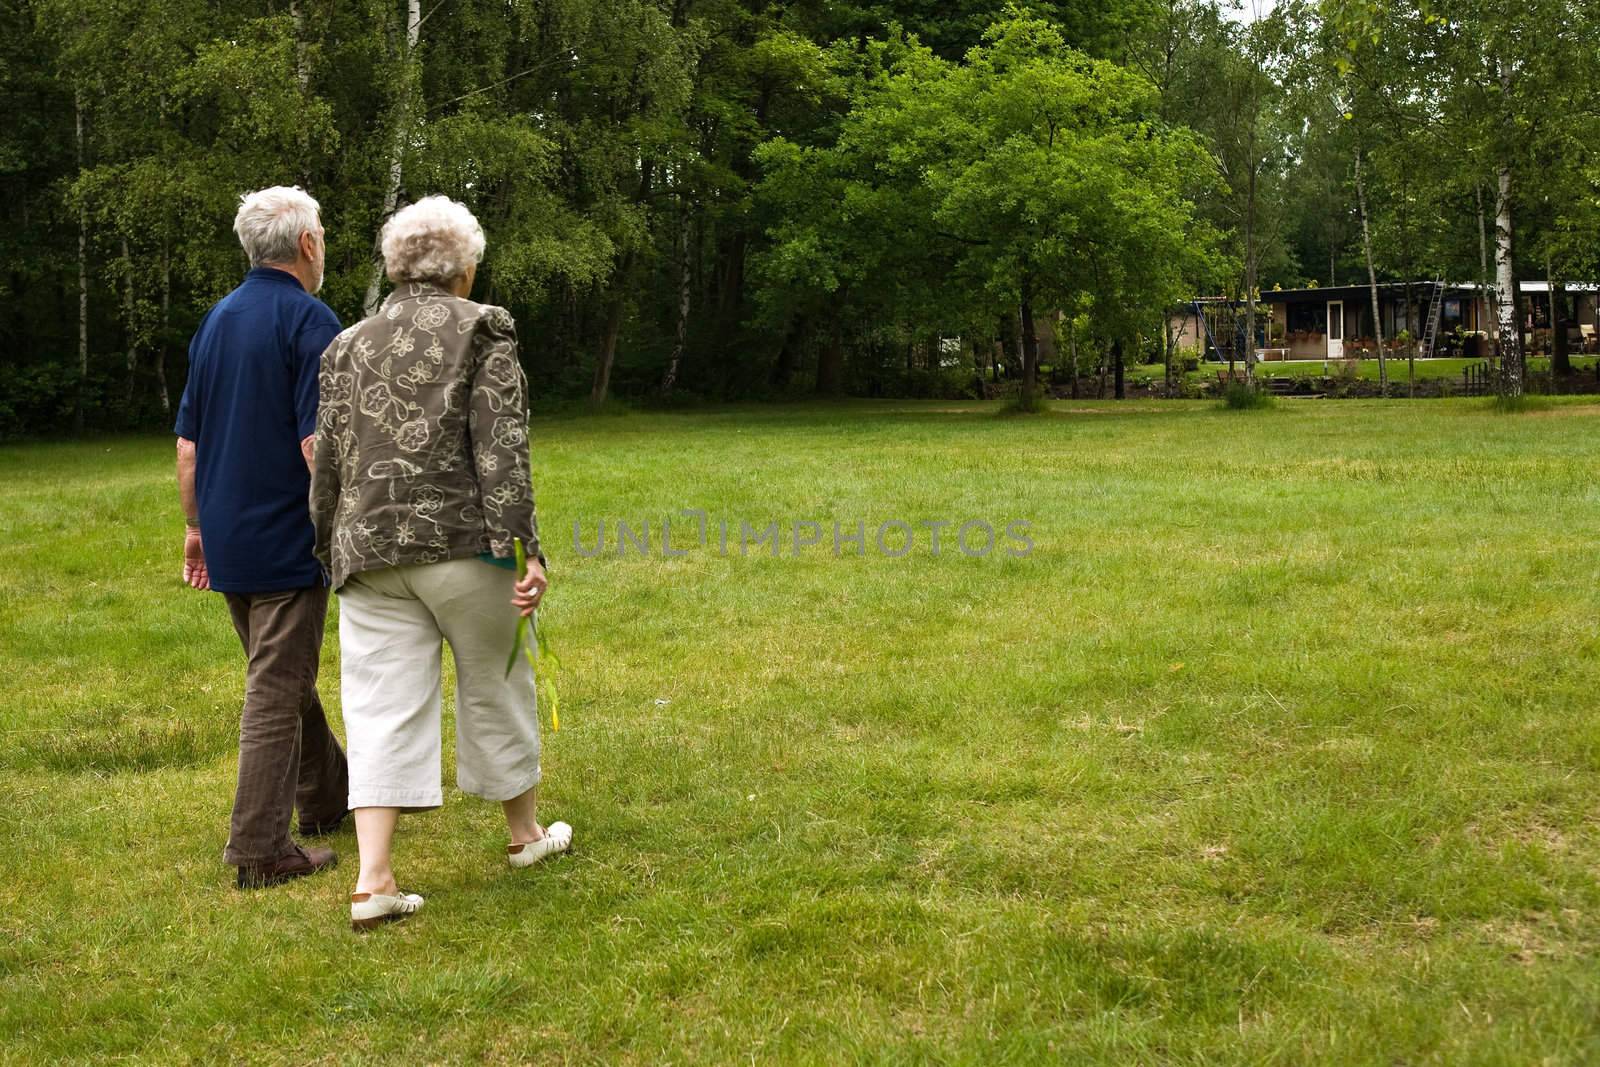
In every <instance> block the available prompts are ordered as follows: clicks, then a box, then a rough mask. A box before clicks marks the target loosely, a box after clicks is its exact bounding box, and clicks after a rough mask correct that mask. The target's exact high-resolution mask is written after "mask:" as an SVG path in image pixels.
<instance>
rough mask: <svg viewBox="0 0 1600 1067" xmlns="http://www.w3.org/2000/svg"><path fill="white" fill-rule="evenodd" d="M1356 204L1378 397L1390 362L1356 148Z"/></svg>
mask: <svg viewBox="0 0 1600 1067" xmlns="http://www.w3.org/2000/svg"><path fill="white" fill-rule="evenodd" d="M1356 203H1357V205H1358V206H1359V207H1360V208H1361V247H1362V250H1363V251H1364V252H1365V253H1366V257H1367V288H1368V290H1369V291H1370V292H1371V294H1372V336H1373V338H1374V339H1376V341H1377V342H1378V395H1379V396H1385V397H1386V396H1388V395H1389V360H1388V357H1387V354H1386V353H1385V352H1384V350H1383V317H1382V314H1381V312H1380V311H1379V309H1378V272H1377V270H1376V269H1375V268H1374V267H1373V265H1372V230H1371V229H1370V227H1368V225H1367V186H1366V183H1365V182H1363V181H1362V180H1361V149H1360V147H1359V146H1358V147H1357V148H1356Z"/></svg>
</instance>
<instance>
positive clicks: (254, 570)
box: [173, 267, 339, 593]
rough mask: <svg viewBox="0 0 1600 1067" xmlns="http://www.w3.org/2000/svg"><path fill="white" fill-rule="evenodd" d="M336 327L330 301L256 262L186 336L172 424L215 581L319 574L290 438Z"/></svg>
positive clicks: (312, 416)
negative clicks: (183, 451) (187, 463)
mask: <svg viewBox="0 0 1600 1067" xmlns="http://www.w3.org/2000/svg"><path fill="white" fill-rule="evenodd" d="M338 332H339V320H338V318H337V317H336V316H335V315H334V313H333V312H332V311H331V310H329V308H328V305H326V304H324V303H323V302H322V301H320V300H318V299H317V298H316V297H314V296H312V295H311V294H310V293H308V292H306V291H305V289H304V288H302V287H301V285H300V282H299V280H298V279H296V278H295V276H294V275H292V274H289V273H288V272H286V271H281V270H275V269H273V268H271V267H257V268H256V269H254V270H252V271H251V272H250V273H249V274H247V275H245V278H244V281H243V282H242V283H241V284H240V285H239V288H237V289H235V290H234V291H233V292H231V293H229V294H228V295H227V296H225V297H223V298H222V299H221V300H219V301H218V302H217V303H216V304H215V305H214V306H213V307H212V308H211V310H210V311H207V312H206V314H205V317H204V318H203V319H201V320H200V328H199V329H198V330H197V331H195V335H194V340H193V341H191V342H190V343H189V380H188V382H187V383H186V384H185V385H184V387H183V400H182V402H180V403H179V405H178V421H177V424H176V425H175V426H174V427H173V430H174V432H176V433H177V435H178V436H179V437H187V438H188V439H189V440H191V441H193V442H194V443H195V494H196V496H197V497H198V498H199V503H200V536H201V538H202V539H203V540H204V542H205V552H206V569H207V570H208V571H209V572H210V574H211V588H213V589H215V590H217V591H218V592H223V593H271V592H277V591H280V590H284V589H303V588H306V587H308V586H314V585H322V584H323V582H324V577H323V573H322V566H321V565H320V564H319V563H318V562H317V560H316V557H315V556H314V555H313V554H312V549H313V547H314V545H315V541H316V538H315V534H314V533H313V531H312V528H311V511H310V504H309V500H310V495H311V475H310V473H309V472H308V471H307V470H306V462H305V457H304V456H303V455H302V454H301V452H300V442H301V440H302V439H303V438H306V437H309V436H311V434H313V433H315V432H316V428H317V367H318V365H319V364H320V362H321V359H322V351H323V349H325V348H327V347H328V343H329V342H330V341H332V340H333V338H334V336H335V335H337V334H338Z"/></svg>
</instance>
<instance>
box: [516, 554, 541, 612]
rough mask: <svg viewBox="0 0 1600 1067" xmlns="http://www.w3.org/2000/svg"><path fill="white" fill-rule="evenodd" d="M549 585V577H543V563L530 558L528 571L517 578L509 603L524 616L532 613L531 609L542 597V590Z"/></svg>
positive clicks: (537, 604) (536, 605)
mask: <svg viewBox="0 0 1600 1067" xmlns="http://www.w3.org/2000/svg"><path fill="white" fill-rule="evenodd" d="M549 585H550V579H549V578H546V577H545V574H544V564H542V563H540V562H539V561H538V560H536V559H530V560H529V561H528V573H527V574H525V575H523V576H522V577H521V578H518V579H517V583H516V585H515V587H514V588H515V589H516V592H514V593H512V594H511V603H512V604H513V605H514V606H515V607H516V609H517V610H518V611H519V612H521V613H522V614H523V615H524V616H527V615H532V614H533V609H534V608H536V607H538V606H539V601H540V600H542V599H544V591H545V589H546V588H547V587H548V586H549Z"/></svg>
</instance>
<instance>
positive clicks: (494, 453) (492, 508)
mask: <svg viewBox="0 0 1600 1067" xmlns="http://www.w3.org/2000/svg"><path fill="white" fill-rule="evenodd" d="M472 345H473V353H472V356H473V358H472V364H471V366H472V368H473V370H472V380H471V383H470V390H471V391H470V395H469V397H468V400H467V411H468V415H467V432H468V434H469V436H470V437H471V439H472V463H473V468H474V471H475V472H476V474H477V477H478V493H479V496H480V502H481V504H482V506H483V524H484V529H485V531H486V532H487V533H488V535H489V550H490V551H491V552H492V553H493V554H494V555H496V556H499V557H501V558H506V557H509V556H511V555H512V554H513V552H514V549H513V547H512V544H511V540H512V538H514V537H520V538H522V543H523V544H524V545H525V546H526V547H527V550H528V555H529V556H530V557H537V558H538V559H539V561H540V562H541V563H542V562H544V553H543V552H542V551H541V550H540V547H539V525H538V520H537V518H536V517H535V515H534V508H533V475H532V472H531V470H530V466H529V461H528V380H527V378H526V377H525V376H524V375H523V373H522V364H521V363H520V362H519V361H518V359H517V328H516V323H515V322H513V321H512V318H511V313H510V312H509V311H506V310H505V309H504V308H497V307H486V308H484V309H483V316H482V317H481V318H480V319H479V320H478V325H477V328H476V330H475V331H474V333H473V338H472Z"/></svg>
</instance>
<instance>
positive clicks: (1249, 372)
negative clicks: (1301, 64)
mask: <svg viewBox="0 0 1600 1067" xmlns="http://www.w3.org/2000/svg"><path fill="white" fill-rule="evenodd" d="M1249 147H1250V156H1249V159H1250V163H1249V168H1248V171H1249V181H1248V192H1247V199H1246V201H1245V214H1244V380H1245V381H1247V382H1251V383H1254V382H1255V379H1256V260H1257V259H1258V258H1259V252H1258V251H1257V249H1256V186H1257V177H1258V175H1257V153H1256V150H1255V148H1256V137H1255V127H1254V124H1252V125H1251V132H1250V146H1249ZM1228 376H1229V377H1230V378H1231V377H1232V376H1233V368H1232V367H1231V366H1230V367H1229V368H1228Z"/></svg>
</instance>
